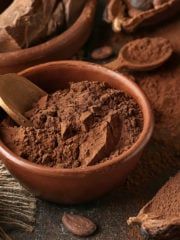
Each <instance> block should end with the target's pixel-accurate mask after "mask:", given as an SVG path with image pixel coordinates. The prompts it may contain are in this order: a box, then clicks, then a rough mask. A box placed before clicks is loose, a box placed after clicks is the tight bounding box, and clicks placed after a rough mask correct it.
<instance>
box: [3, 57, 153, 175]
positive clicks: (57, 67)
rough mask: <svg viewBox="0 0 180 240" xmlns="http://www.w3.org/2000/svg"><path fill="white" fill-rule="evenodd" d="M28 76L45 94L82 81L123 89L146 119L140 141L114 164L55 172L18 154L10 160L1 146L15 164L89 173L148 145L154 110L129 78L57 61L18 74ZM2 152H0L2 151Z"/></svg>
mask: <svg viewBox="0 0 180 240" xmlns="http://www.w3.org/2000/svg"><path fill="white" fill-rule="evenodd" d="M19 74H20V75H23V76H25V77H27V78H28V79H29V80H31V81H32V82H34V83H35V84H37V85H38V86H39V87H41V88H42V89H43V90H45V91H46V92H54V91H56V90H58V89H64V88H67V87H68V86H69V83H70V82H79V81H84V80H87V81H100V82H107V83H108V84H109V85H110V86H112V87H114V88H117V89H121V90H123V91H125V92H127V93H128V94H129V95H131V96H132V97H133V98H134V99H135V100H136V101H137V103H138V104H139V106H140V108H141V110H142V113H143V118H144V125H143V130H142V132H141V134H140V136H139V138H138V140H137V141H136V142H135V143H134V145H133V146H132V147H131V148H130V149H129V150H128V151H126V152H125V153H123V154H121V155H120V156H119V157H116V158H114V159H113V160H111V161H106V162H104V163H100V164H97V165H94V166H90V167H88V168H86V169H85V170H84V169H56V170H52V168H48V167H44V166H39V165H37V164H33V163H31V162H29V161H22V159H21V158H20V157H17V156H16V160H15V158H14V157H15V155H14V154H13V155H14V156H13V157H11V155H12V152H11V151H10V150H9V149H8V148H6V147H5V146H4V144H1V149H2V148H3V153H4V155H8V157H11V159H12V160H13V161H17V162H18V163H19V164H28V165H31V166H34V167H36V168H39V169H42V168H44V169H45V168H46V170H47V169H49V170H47V171H54V172H55V171H61V172H79V171H90V170H93V169H96V170H97V169H98V168H101V167H102V168H103V166H104V167H106V166H107V165H111V164H113V163H114V162H117V161H119V160H123V159H126V160H128V159H130V158H131V157H133V156H134V155H135V154H138V153H139V152H140V151H142V149H143V148H144V146H145V145H146V144H147V142H148V140H149V138H150V136H151V134H152V130H153V114H152V111H151V107H150V104H149V101H148V99H147V98H146V96H145V95H144V93H143V92H142V90H141V89H140V88H139V87H138V86H137V85H136V84H135V83H134V82H132V81H131V80H129V79H128V78H127V77H125V76H123V75H121V74H118V73H116V72H113V71H111V70H108V69H106V68H104V67H101V66H98V65H95V64H92V63H87V62H82V61H58V62H51V63H46V64H41V65H37V66H35V67H31V68H29V69H27V70H24V71H22V72H20V73H19ZM1 149H0V150H1Z"/></svg>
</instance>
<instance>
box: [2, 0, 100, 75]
mask: <svg viewBox="0 0 180 240" xmlns="http://www.w3.org/2000/svg"><path fill="white" fill-rule="evenodd" d="M96 3H97V0H88V1H87V3H86V5H85V6H84V9H83V10H82V13H81V15H80V16H79V18H78V19H77V20H76V22H75V23H74V24H73V25H72V26H71V27H69V28H68V29H67V30H66V31H65V32H63V33H62V34H60V35H59V36H57V37H54V38H52V39H51V40H49V41H46V42H44V43H42V44H39V45H36V46H34V47H30V48H27V49H21V50H18V51H14V52H7V53H0V74H3V73H9V72H19V71H21V70H23V69H25V68H27V67H30V66H33V65H35V64H38V63H43V62H47V61H52V60H61V59H68V58H70V57H72V56H73V55H74V54H75V53H76V52H77V51H78V50H79V49H80V48H81V47H82V46H83V44H84V43H85V42H86V40H87V39H88V37H89V35H90V33H91V30H92V27H93V20H94V16H95V10H96Z"/></svg>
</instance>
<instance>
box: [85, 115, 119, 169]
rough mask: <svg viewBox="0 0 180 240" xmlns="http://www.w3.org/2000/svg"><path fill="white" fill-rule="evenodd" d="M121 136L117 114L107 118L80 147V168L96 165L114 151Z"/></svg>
mask: <svg viewBox="0 0 180 240" xmlns="http://www.w3.org/2000/svg"><path fill="white" fill-rule="evenodd" d="M120 134H121V121H120V119H119V115H118V113H117V112H115V113H113V114H111V115H110V116H108V119H107V121H105V122H103V123H102V124H101V126H100V127H99V126H98V127H96V128H95V129H94V130H93V131H92V132H90V133H89V136H88V137H87V139H86V141H85V142H84V143H83V144H82V145H81V146H80V158H81V162H82V166H90V165H94V164H96V163H97V162H98V161H100V160H101V159H103V158H104V157H107V156H109V154H110V153H111V152H112V151H113V149H115V147H116V144H117V142H118V140H119V139H120Z"/></svg>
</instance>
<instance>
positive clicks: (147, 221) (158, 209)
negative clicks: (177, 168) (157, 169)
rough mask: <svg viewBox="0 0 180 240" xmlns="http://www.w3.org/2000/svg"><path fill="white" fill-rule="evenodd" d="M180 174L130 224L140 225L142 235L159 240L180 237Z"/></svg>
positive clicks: (132, 218)
mask: <svg viewBox="0 0 180 240" xmlns="http://www.w3.org/2000/svg"><path fill="white" fill-rule="evenodd" d="M179 183H180V172H178V173H177V174H176V175H175V176H174V177H173V178H171V179H170V180H169V181H168V182H167V183H166V184H165V185H164V186H163V187H162V188H161V189H160V190H159V191H158V193H157V194H156V195H155V196H154V197H153V199H152V200H151V201H150V202H148V203H147V204H146V205H145V206H144V207H143V208H142V209H141V210H140V212H139V214H138V215H137V216H136V217H131V218H129V220H128V224H137V225H140V227H141V231H142V233H143V234H144V235H145V236H147V237H149V238H152V239H157V240H168V239H173V240H178V239H179V236H180V215H179V213H180V201H179V199H180V184H179ZM149 238H148V239H149Z"/></svg>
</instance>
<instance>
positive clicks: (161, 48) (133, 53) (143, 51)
mask: <svg viewBox="0 0 180 240" xmlns="http://www.w3.org/2000/svg"><path fill="white" fill-rule="evenodd" d="M171 51H172V47H171V45H170V42H169V41H168V40H166V39H164V38H160V37H158V38H141V39H137V40H135V41H132V42H130V43H129V44H128V46H127V47H126V48H124V50H122V54H123V57H124V59H126V60H127V61H129V62H131V63H135V64H146V63H147V64H150V63H154V62H156V61H158V60H160V59H164V58H166V56H167V55H169V53H171Z"/></svg>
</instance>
